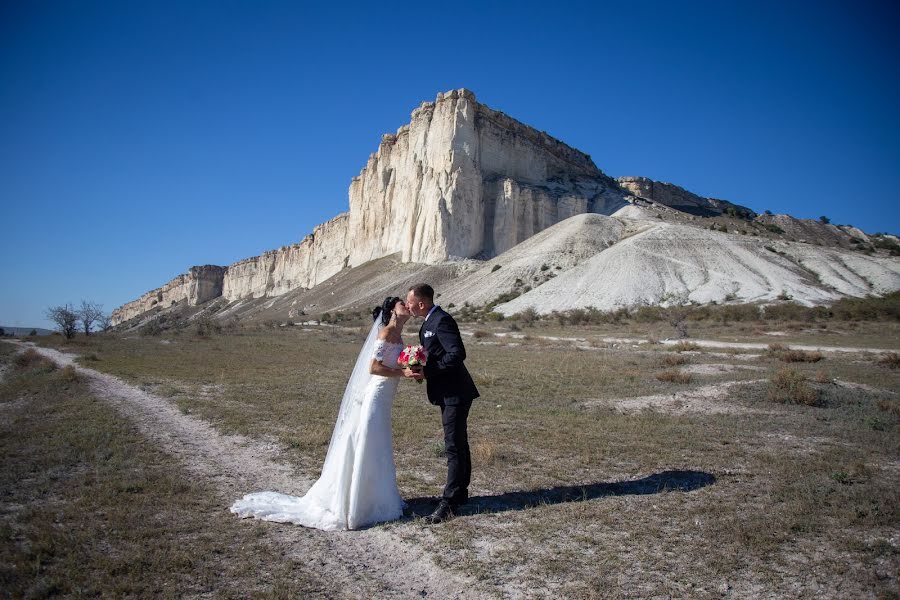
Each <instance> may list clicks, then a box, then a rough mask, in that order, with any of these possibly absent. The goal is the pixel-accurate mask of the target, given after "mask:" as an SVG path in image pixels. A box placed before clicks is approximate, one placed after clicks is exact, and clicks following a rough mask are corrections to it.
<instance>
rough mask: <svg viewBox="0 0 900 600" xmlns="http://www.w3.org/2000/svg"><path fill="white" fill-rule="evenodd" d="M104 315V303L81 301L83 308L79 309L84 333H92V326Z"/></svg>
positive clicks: (79, 317)
mask: <svg viewBox="0 0 900 600" xmlns="http://www.w3.org/2000/svg"><path fill="white" fill-rule="evenodd" d="M101 316H103V305H102V304H98V303H96V302H88V301H87V300H82V301H81V310H79V311H78V319H79V320H80V321H81V327H82V328H83V329H84V335H91V328H92V327H93V326H94V323H96V322H97V321H98V320H99V319H100V317H101Z"/></svg>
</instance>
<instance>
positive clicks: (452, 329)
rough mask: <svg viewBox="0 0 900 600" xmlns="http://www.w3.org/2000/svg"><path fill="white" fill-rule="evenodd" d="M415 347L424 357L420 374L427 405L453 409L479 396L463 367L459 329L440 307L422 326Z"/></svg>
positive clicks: (462, 347) (462, 349)
mask: <svg viewBox="0 0 900 600" xmlns="http://www.w3.org/2000/svg"><path fill="white" fill-rule="evenodd" d="M419 343H420V344H421V345H422V346H423V347H424V348H425V352H427V353H428V361H427V362H426V363H425V369H424V373H425V383H426V384H427V387H428V401H429V402H431V403H432V404H434V405H437V406H440V405H441V404H444V405H446V406H454V405H458V404H462V403H464V402H471V401H472V400H474V399H475V398H477V397H478V396H479V393H478V388H476V387H475V382H474V381H472V376H471V375H469V371H468V370H466V366H465V365H464V364H463V361H464V360H465V359H466V349H465V347H464V346H463V341H462V336H461V335H460V334H459V327H457V326H456V321H454V320H453V317H451V316H450V315H449V314H448V313H446V312H445V311H444V310H442V309H441V307H439V306H438V307H437V308H435V309H434V312H433V313H431V316H430V317H428V319H427V320H426V321H425V323H423V324H422V328H421V329H419Z"/></svg>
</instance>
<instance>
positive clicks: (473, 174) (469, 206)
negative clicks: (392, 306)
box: [112, 89, 628, 324]
mask: <svg viewBox="0 0 900 600" xmlns="http://www.w3.org/2000/svg"><path fill="white" fill-rule="evenodd" d="M349 195H350V210H349V212H346V213H343V214H340V215H338V216H337V217H335V218H334V219H332V220H330V221H328V222H327V223H323V224H322V225H319V226H318V227H316V228H315V229H314V230H313V232H312V234H310V235H308V236H307V237H306V238H304V239H303V240H302V241H301V242H300V243H298V244H293V245H291V246H285V247H282V248H279V249H277V250H272V251H269V252H265V253H263V254H262V255H260V256H254V257H251V258H247V259H244V260H241V261H239V262H237V263H234V264H232V265H229V266H227V267H212V266H205V267H192V268H191V270H190V272H189V273H187V274H184V275H179V276H178V277H176V278H175V279H173V280H172V281H170V282H169V283H167V284H166V285H164V286H162V287H161V288H158V289H155V290H152V291H150V292H148V293H146V294H144V295H143V296H141V297H140V298H138V299H137V300H134V301H133V302H129V303H128V304H126V305H124V306H122V307H120V308H119V309H116V310H115V311H113V314H112V322H113V324H118V323H121V322H123V321H125V320H128V319H130V318H132V317H134V316H136V315H139V314H142V313H144V312H146V311H149V310H152V309H153V308H154V307H156V306H157V305H159V306H168V305H170V304H172V303H173V302H177V301H179V300H182V299H187V301H188V303H189V304H198V303H202V302H205V301H206V300H209V299H210V298H212V297H215V294H216V293H217V292H218V294H220V295H222V296H224V298H225V299H227V300H228V301H234V300H240V299H245V298H259V297H263V296H277V295H280V294H283V293H285V292H287V291H290V290H292V289H296V288H310V287H313V286H315V285H317V284H319V283H321V282H322V281H325V280H326V279H328V278H329V277H332V276H333V275H335V274H336V273H338V272H339V271H340V270H341V269H343V268H345V267H354V266H358V265H361V264H363V263H366V262H368V261H370V260H373V259H376V258H380V257H384V256H388V255H392V254H395V253H399V254H400V256H401V260H402V261H403V262H416V263H424V264H436V263H439V262H441V261H445V260H448V259H455V258H471V257H477V258H490V257H492V256H496V255H498V254H500V253H502V252H504V251H506V250H508V249H509V248H511V247H513V246H515V245H516V244H518V243H520V242H522V241H524V240H526V239H528V238H529V237H531V236H532V235H534V234H536V233H538V232H540V231H542V230H544V229H546V228H547V227H549V226H551V225H553V224H555V223H558V222H559V221H561V220H564V219H567V218H568V217H571V216H573V215H577V214H581V213H600V214H611V213H612V212H614V211H616V210H618V209H619V208H621V207H623V206H625V205H627V204H628V201H627V197H628V193H627V191H625V190H623V189H622V188H621V187H620V186H619V184H618V183H617V182H616V181H615V180H613V179H612V178H610V177H608V176H607V175H605V174H604V173H603V172H601V171H600V170H599V169H598V168H597V166H596V165H595V164H594V163H593V161H592V160H591V158H590V157H589V156H588V155H587V154H584V153H583V152H579V151H578V150H575V149H574V148H571V147H569V146H567V145H566V144H564V143H563V142H561V141H559V140H557V139H555V138H553V137H551V136H549V135H548V134H546V133H544V132H540V131H537V130H535V129H533V128H531V127H528V126H527V125H524V124H522V123H520V122H518V121H516V120H515V119H512V118H510V117H508V116H507V115H505V114H503V113H501V112H499V111H495V110H492V109H491V108H488V107H487V106H485V105H483V104H480V103H479V102H477V101H476V99H475V95H474V94H473V93H472V92H470V91H468V90H465V89H461V90H454V91H451V92H447V93H444V94H438V96H437V99H436V100H435V101H434V102H424V103H422V105H421V106H419V107H418V108H416V109H415V110H414V111H413V112H412V115H411V118H410V122H409V124H407V125H404V126H402V127H401V128H400V129H398V130H397V132H396V133H394V134H386V135H384V136H382V139H381V143H380V144H379V146H378V150H377V151H376V152H375V153H373V154H372V155H371V156H369V160H368V161H367V163H366V165H365V167H363V169H362V171H361V172H360V173H359V175H358V176H356V177H354V178H353V180H352V181H351V183H350V193H349ZM197 269H200V271H198V272H197V274H195V270H197Z"/></svg>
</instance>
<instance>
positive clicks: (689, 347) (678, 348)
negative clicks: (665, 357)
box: [669, 342, 700, 352]
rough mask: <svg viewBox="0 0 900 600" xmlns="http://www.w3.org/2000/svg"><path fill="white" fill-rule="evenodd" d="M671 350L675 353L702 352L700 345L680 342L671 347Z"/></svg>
mask: <svg viewBox="0 0 900 600" xmlns="http://www.w3.org/2000/svg"><path fill="white" fill-rule="evenodd" d="M669 349H670V350H672V351H673V352H693V351H696V350H700V345H699V344H695V343H694V342H678V343H677V344H674V345H672V346H669Z"/></svg>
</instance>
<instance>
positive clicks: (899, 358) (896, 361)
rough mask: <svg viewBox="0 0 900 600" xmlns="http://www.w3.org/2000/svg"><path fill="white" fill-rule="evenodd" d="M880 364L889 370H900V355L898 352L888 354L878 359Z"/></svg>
mask: <svg viewBox="0 0 900 600" xmlns="http://www.w3.org/2000/svg"><path fill="white" fill-rule="evenodd" d="M878 364H880V365H882V366H885V367H887V368H889V369H897V368H900V354H898V353H896V352H886V353H884V354H882V355H881V357H880V358H879V359H878Z"/></svg>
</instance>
